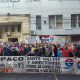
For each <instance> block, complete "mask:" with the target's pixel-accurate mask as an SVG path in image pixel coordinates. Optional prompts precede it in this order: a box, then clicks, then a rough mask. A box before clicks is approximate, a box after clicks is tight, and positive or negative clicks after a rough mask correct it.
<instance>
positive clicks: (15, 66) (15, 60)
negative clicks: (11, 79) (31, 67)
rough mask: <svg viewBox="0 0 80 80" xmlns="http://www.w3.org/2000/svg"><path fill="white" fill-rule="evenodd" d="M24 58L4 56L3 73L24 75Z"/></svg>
mask: <svg viewBox="0 0 80 80" xmlns="http://www.w3.org/2000/svg"><path fill="white" fill-rule="evenodd" d="M24 65H25V57H24V56H3V57H0V72H1V73H24Z"/></svg>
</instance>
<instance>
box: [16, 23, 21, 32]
mask: <svg viewBox="0 0 80 80" xmlns="http://www.w3.org/2000/svg"><path fill="white" fill-rule="evenodd" d="M17 31H18V32H21V24H19V25H18V26H17Z"/></svg>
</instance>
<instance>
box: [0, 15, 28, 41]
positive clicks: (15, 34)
mask: <svg viewBox="0 0 80 80" xmlns="http://www.w3.org/2000/svg"><path fill="white" fill-rule="evenodd" d="M27 35H29V15H2V16H0V41H4V42H8V41H9V42H24V41H25V37H26V36H27Z"/></svg>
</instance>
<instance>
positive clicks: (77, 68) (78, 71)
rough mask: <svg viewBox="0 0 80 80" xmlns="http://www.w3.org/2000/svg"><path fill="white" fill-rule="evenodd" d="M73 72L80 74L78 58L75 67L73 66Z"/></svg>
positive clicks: (79, 60) (79, 59)
mask: <svg viewBox="0 0 80 80" xmlns="http://www.w3.org/2000/svg"><path fill="white" fill-rule="evenodd" d="M75 68H76V70H75V72H76V74H80V58H76V65H75Z"/></svg>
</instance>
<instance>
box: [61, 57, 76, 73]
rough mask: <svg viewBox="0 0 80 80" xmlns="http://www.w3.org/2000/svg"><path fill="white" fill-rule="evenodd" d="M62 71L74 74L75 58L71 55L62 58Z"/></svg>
mask: <svg viewBox="0 0 80 80" xmlns="http://www.w3.org/2000/svg"><path fill="white" fill-rule="evenodd" d="M60 64H61V71H62V73H68V74H74V69H75V59H74V58H70V57H65V58H60Z"/></svg>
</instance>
